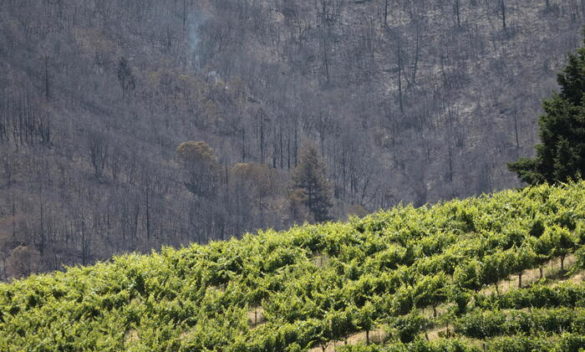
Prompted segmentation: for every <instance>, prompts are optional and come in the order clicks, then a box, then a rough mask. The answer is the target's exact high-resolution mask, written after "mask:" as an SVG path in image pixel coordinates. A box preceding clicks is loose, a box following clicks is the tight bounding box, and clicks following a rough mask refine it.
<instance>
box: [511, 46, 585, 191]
mask: <svg viewBox="0 0 585 352" xmlns="http://www.w3.org/2000/svg"><path fill="white" fill-rule="evenodd" d="M557 80H558V83H559V85H560V86H561V92H560V93H555V94H554V95H553V96H552V97H551V98H549V99H547V100H545V101H544V103H543V108H544V111H545V113H544V115H542V116H541V117H540V120H539V134H540V139H541V142H542V143H541V144H539V145H537V146H536V157H535V158H534V159H528V158H522V159H520V160H518V161H516V162H514V163H510V164H508V168H509V169H510V170H511V171H513V172H515V173H517V174H518V177H520V179H521V180H522V181H524V182H527V183H529V184H532V185H534V184H541V183H544V182H547V183H555V182H566V181H569V180H571V179H577V178H580V177H581V176H583V175H585V100H584V99H583V95H584V94H585V48H580V49H578V50H577V52H576V53H575V54H570V55H569V61H568V64H567V66H566V67H565V68H564V69H563V71H562V72H561V73H559V75H558V79H557Z"/></svg>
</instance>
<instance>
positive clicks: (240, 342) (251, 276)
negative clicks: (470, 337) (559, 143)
mask: <svg viewBox="0 0 585 352" xmlns="http://www.w3.org/2000/svg"><path fill="white" fill-rule="evenodd" d="M584 199H585V184H583V183H581V184H575V185H570V186H565V187H562V188H553V187H548V186H542V187H538V188H532V189H526V190H522V191H505V192H501V193H497V194H494V195H490V196H484V197H480V198H471V199H466V200H461V201H451V202H447V203H444V204H438V205H436V206H433V207H425V208H419V209H414V208H412V207H397V208H394V209H391V210H389V211H386V212H379V213H376V214H373V215H371V216H368V217H366V218H364V219H353V220H352V221H350V222H349V223H331V224H324V225H317V226H302V227H296V228H293V229H291V230H289V231H287V232H282V233H278V232H272V231H267V232H263V233H260V234H258V235H247V236H245V237H244V238H243V239H242V240H232V241H229V242H217V243H212V244H210V245H208V246H199V245H193V246H191V247H189V248H185V249H181V250H173V249H165V250H163V251H162V252H161V253H153V254H152V255H149V256H139V255H127V256H122V257H117V258H115V259H114V260H113V261H112V262H111V263H101V264H98V265H95V266H92V267H75V268H69V269H68V270H67V271H66V272H57V273H53V274H50V275H36V276H32V277H30V278H28V279H25V280H21V281H15V282H12V283H10V284H2V285H0V350H1V351H21V350H27V351H29V350H30V351H85V350H87V351H90V350H91V351H94V350H95V351H118V350H129V351H153V350H157V351H159V350H160V351H205V350H209V351H301V350H307V349H308V348H310V347H314V346H319V344H320V343H321V344H322V345H323V346H325V345H326V341H328V340H333V339H338V340H343V338H344V337H345V336H347V335H350V334H351V333H353V332H356V331H360V330H366V329H374V328H375V327H376V326H378V325H380V324H383V325H384V324H386V325H388V326H393V327H394V329H396V326H397V325H396V324H397V323H396V322H397V321H398V320H400V319H402V321H404V320H406V321H409V320H408V319H409V317H411V316H412V315H408V316H406V318H404V317H403V318H397V317H400V316H402V315H404V314H408V313H409V312H411V314H412V312H416V311H417V309H424V308H427V309H428V307H429V306H430V305H431V303H429V302H433V299H434V300H436V301H437V302H439V303H449V302H456V301H457V300H458V299H461V298H462V297H463V298H465V297H467V299H469V297H470V296H472V295H473V293H474V292H475V291H474V290H473V289H466V287H471V286H473V284H470V283H469V282H470V280H471V281H473V280H475V282H478V281H481V282H484V283H485V282H489V280H490V279H489V278H492V279H493V278H494V276H495V280H499V279H503V278H505V277H507V276H508V275H510V274H512V273H513V271H514V270H516V269H518V268H520V269H523V268H529V267H535V266H536V264H535V263H534V262H527V263H526V264H525V265H524V266H521V267H516V269H509V268H508V267H506V268H508V269H506V268H504V266H505V265H503V264H504V263H508V262H510V263H511V261H513V260H514V258H518V257H521V255H520V254H521V253H526V252H530V251H531V248H532V247H533V246H534V243H536V242H538V241H540V240H542V239H543V238H551V239H552V238H555V236H556V235H557V234H558V233H560V232H563V233H567V234H569V235H570V237H571V243H572V245H571V246H570V247H571V248H570V250H575V249H577V248H579V247H580V246H581V244H582V243H583V240H582V239H581V237H583V236H582V235H583V234H585V231H583V226H584V222H583V219H585V202H584ZM537 222H541V223H542V224H543V225H544V233H543V234H542V233H538V235H539V236H538V237H540V239H539V238H537V237H536V236H532V235H531V234H530V233H531V230H533V231H532V234H534V228H535V223H537ZM537 232H538V231H537ZM553 247H554V246H553ZM558 249H559V248H556V247H554V248H552V249H551V250H549V252H547V253H546V254H545V256H546V257H547V258H551V257H553V256H555V255H557V254H559V251H558ZM545 259H546V258H545ZM494 262H497V263H500V264H502V265H500V266H498V268H497V270H495V269H494V270H491V269H490V268H489V267H490V263H494ZM496 266H497V265H496ZM469 268H471V269H469ZM464 269H465V270H464ZM468 269H469V270H468ZM470 270H471V271H472V272H473V273H472V274H469V271H470ZM464 273H467V274H469V275H467V274H466V275H467V276H466V275H464ZM474 275H475V279H473V277H474ZM490 275H491V276H490ZM470 277H471V279H470ZM470 285H471V286H470ZM484 286H485V285H484ZM431 296H432V297H431ZM259 306H261V307H262V310H263V314H262V315H263V318H264V319H265V320H266V321H265V322H264V323H263V324H259V325H256V326H252V325H254V324H250V323H249V316H250V312H253V311H255V309H256V308H255V307H259ZM397 319H398V320H397ZM413 319H414V318H413Z"/></svg>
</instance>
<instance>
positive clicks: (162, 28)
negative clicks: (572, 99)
mask: <svg viewBox="0 0 585 352" xmlns="http://www.w3.org/2000/svg"><path fill="white" fill-rule="evenodd" d="M584 23H585V7H584V3H583V2H579V1H561V0H547V1H544V0H541V1H511V0H505V1H471V0H445V1H424V0H416V1H413V0H364V1H358V0H355V1H349V0H317V1H305V0H286V1H268V0H213V1H209V0H181V1H179V0H157V1H154V0H140V1H138V0H87V1H83V2H70V1H62V0H52V1H34V0H19V1H15V0H4V1H1V2H0V166H1V168H0V280H5V279H7V278H9V277H20V276H23V275H27V274H30V273H34V272H39V271H46V270H53V269H59V268H61V266H62V264H68V265H73V264H77V263H81V264H91V263H93V262H94V261H96V260H100V259H101V260H104V259H107V258H109V257H110V256H111V255H112V254H114V253H123V252H128V251H142V252H148V251H149V250H150V249H152V248H160V246H162V245H172V246H180V245H184V244H187V243H191V242H198V243H205V242H207V241H208V240H214V239H229V238H230V237H232V236H239V235H240V234H242V233H244V232H246V231H255V230H256V229H261V228H276V229H285V228H288V227H290V226H291V225H292V224H294V223H302V222H303V221H304V220H310V217H307V216H305V215H303V213H302V212H296V211H295V210H294V209H291V208H294V207H293V206H291V199H290V198H291V192H289V189H290V179H291V172H292V170H294V169H295V167H296V166H297V164H298V155H299V151H300V150H301V149H302V147H303V146H305V145H309V144H312V145H315V146H316V148H317V149H318V150H319V153H320V156H321V158H322V160H323V162H324V164H325V165H326V169H327V176H328V178H329V180H330V184H331V193H332V196H333V202H332V203H333V206H332V208H331V209H330V215H331V216H332V217H333V218H334V219H345V218H346V217H347V215H348V214H356V213H357V214H365V213H366V212H371V211H375V210H377V209H380V208H388V207H390V206H393V205H396V204H398V203H400V202H407V203H413V204H415V205H422V204H425V203H427V202H437V201H441V200H446V199H451V198H454V197H466V196H469V195H473V194H481V193H482V192H491V191H495V190H500V189H506V188H510V187H516V186H518V185H519V184H518V182H517V180H516V178H515V177H514V175H513V174H512V173H509V172H507V170H506V169H505V167H504V165H505V163H506V162H508V161H512V160H516V159H517V158H518V157H519V156H530V155H531V153H532V152H533V146H534V144H535V143H536V120H537V116H538V114H539V113H540V101H541V99H542V98H543V97H545V96H548V95H549V94H550V93H551V91H553V90H554V89H556V88H557V85H556V84H555V80H554V79H555V72H556V71H557V70H558V69H559V68H560V67H561V66H562V65H563V63H564V61H565V55H566V53H568V52H570V51H572V50H574V49H575V47H576V46H577V45H579V42H580V31H581V27H582V26H583V24H584ZM186 141H204V142H206V143H208V144H209V145H210V146H211V147H212V148H213V150H214V153H215V156H216V158H217V163H218V165H219V169H221V173H220V175H218V176H217V177H216V179H214V180H213V181H214V182H215V183H217V184H220V185H221V187H218V188H220V189H221V191H220V192H219V191H218V192H216V193H214V195H215V197H207V198H203V199H202V198H201V197H198V196H196V195H193V194H192V193H190V192H189V191H188V190H187V189H186V188H185V186H184V185H185V170H184V169H183V168H181V165H180V164H179V163H178V162H177V160H176V157H175V150H176V149H177V146H179V145H180V144H181V143H183V142H186ZM242 165H243V169H244V170H247V171H246V172H241V171H242ZM469 165H473V167H469ZM202 183H203V182H202ZM205 186H207V185H202V187H205ZM299 214H300V215H299Z"/></svg>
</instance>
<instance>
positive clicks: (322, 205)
mask: <svg viewBox="0 0 585 352" xmlns="http://www.w3.org/2000/svg"><path fill="white" fill-rule="evenodd" d="M292 180H293V191H292V193H291V194H292V195H294V197H292V198H294V200H295V201H299V200H300V202H301V203H302V204H303V205H304V206H305V207H306V208H307V209H308V210H309V212H310V213H311V215H312V216H313V219H314V220H315V221H317V222H322V221H327V220H329V219H330V217H329V208H331V205H332V204H331V192H330V186H329V182H328V181H327V178H326V176H325V165H323V163H322V162H321V160H319V155H318V153H317V150H316V149H315V148H314V147H313V146H309V147H306V148H304V149H303V150H302V151H301V158H300V162H299V164H298V166H297V167H296V169H295V170H294V172H293V176H292ZM292 198H291V199H292Z"/></svg>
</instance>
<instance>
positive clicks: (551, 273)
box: [248, 254, 585, 352]
mask: <svg viewBox="0 0 585 352" xmlns="http://www.w3.org/2000/svg"><path fill="white" fill-rule="evenodd" d="M576 261H577V258H576V256H575V255H573V254H571V255H568V256H567V257H566V258H565V263H564V267H565V268H566V269H567V268H570V267H571V266H573V265H574V264H575V263H576ZM560 266H561V265H560V258H554V259H552V260H550V261H549V262H547V263H546V264H544V265H543V274H544V277H545V278H549V279H558V281H559V282H563V281H570V282H575V283H578V282H582V281H584V280H585V270H584V271H580V272H578V273H577V274H575V275H573V276H570V277H568V278H562V277H559V275H560V274H562V273H561V270H560ZM538 280H540V269H539V268H534V269H527V270H524V271H523V273H522V287H527V286H530V285H531V284H533V283H535V282H537V281H538ZM515 289H518V275H517V274H515V275H510V276H509V277H508V278H506V279H503V280H500V281H499V282H498V290H499V292H500V294H502V293H506V292H509V291H511V290H515ZM495 291H496V290H495V287H494V285H490V286H489V287H486V288H484V289H482V290H481V291H480V293H482V294H488V295H489V294H495V293H496V292H495ZM438 309H439V312H441V311H442V309H441V307H439V308H438ZM263 312H264V310H263V309H262V307H258V308H257V309H255V310H252V311H250V312H248V322H249V324H250V326H251V327H256V326H258V325H261V324H263V323H264V322H265V318H264V314H263ZM450 329H452V327H451V328H450ZM446 333H447V326H440V327H434V328H432V329H430V330H427V331H426V333H425V335H426V336H427V337H428V339H429V340H431V341H432V340H436V339H438V338H440V337H441V336H444V335H445V334H446ZM387 337H388V336H387V333H386V331H385V330H384V329H383V328H378V329H375V330H373V331H371V332H370V343H372V344H382V343H383V342H384V341H385V339H386V338H387ZM366 340H367V339H366V332H365V331H361V332H357V333H355V334H352V335H350V336H349V337H348V338H347V340H346V341H344V340H341V341H330V342H329V343H328V344H327V346H326V347H325V349H323V347H322V346H317V347H314V348H312V349H310V350H309V351H310V352H323V351H325V352H334V351H335V350H336V348H337V347H339V346H343V345H345V344H347V345H357V344H362V343H363V344H365V343H366Z"/></svg>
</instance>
